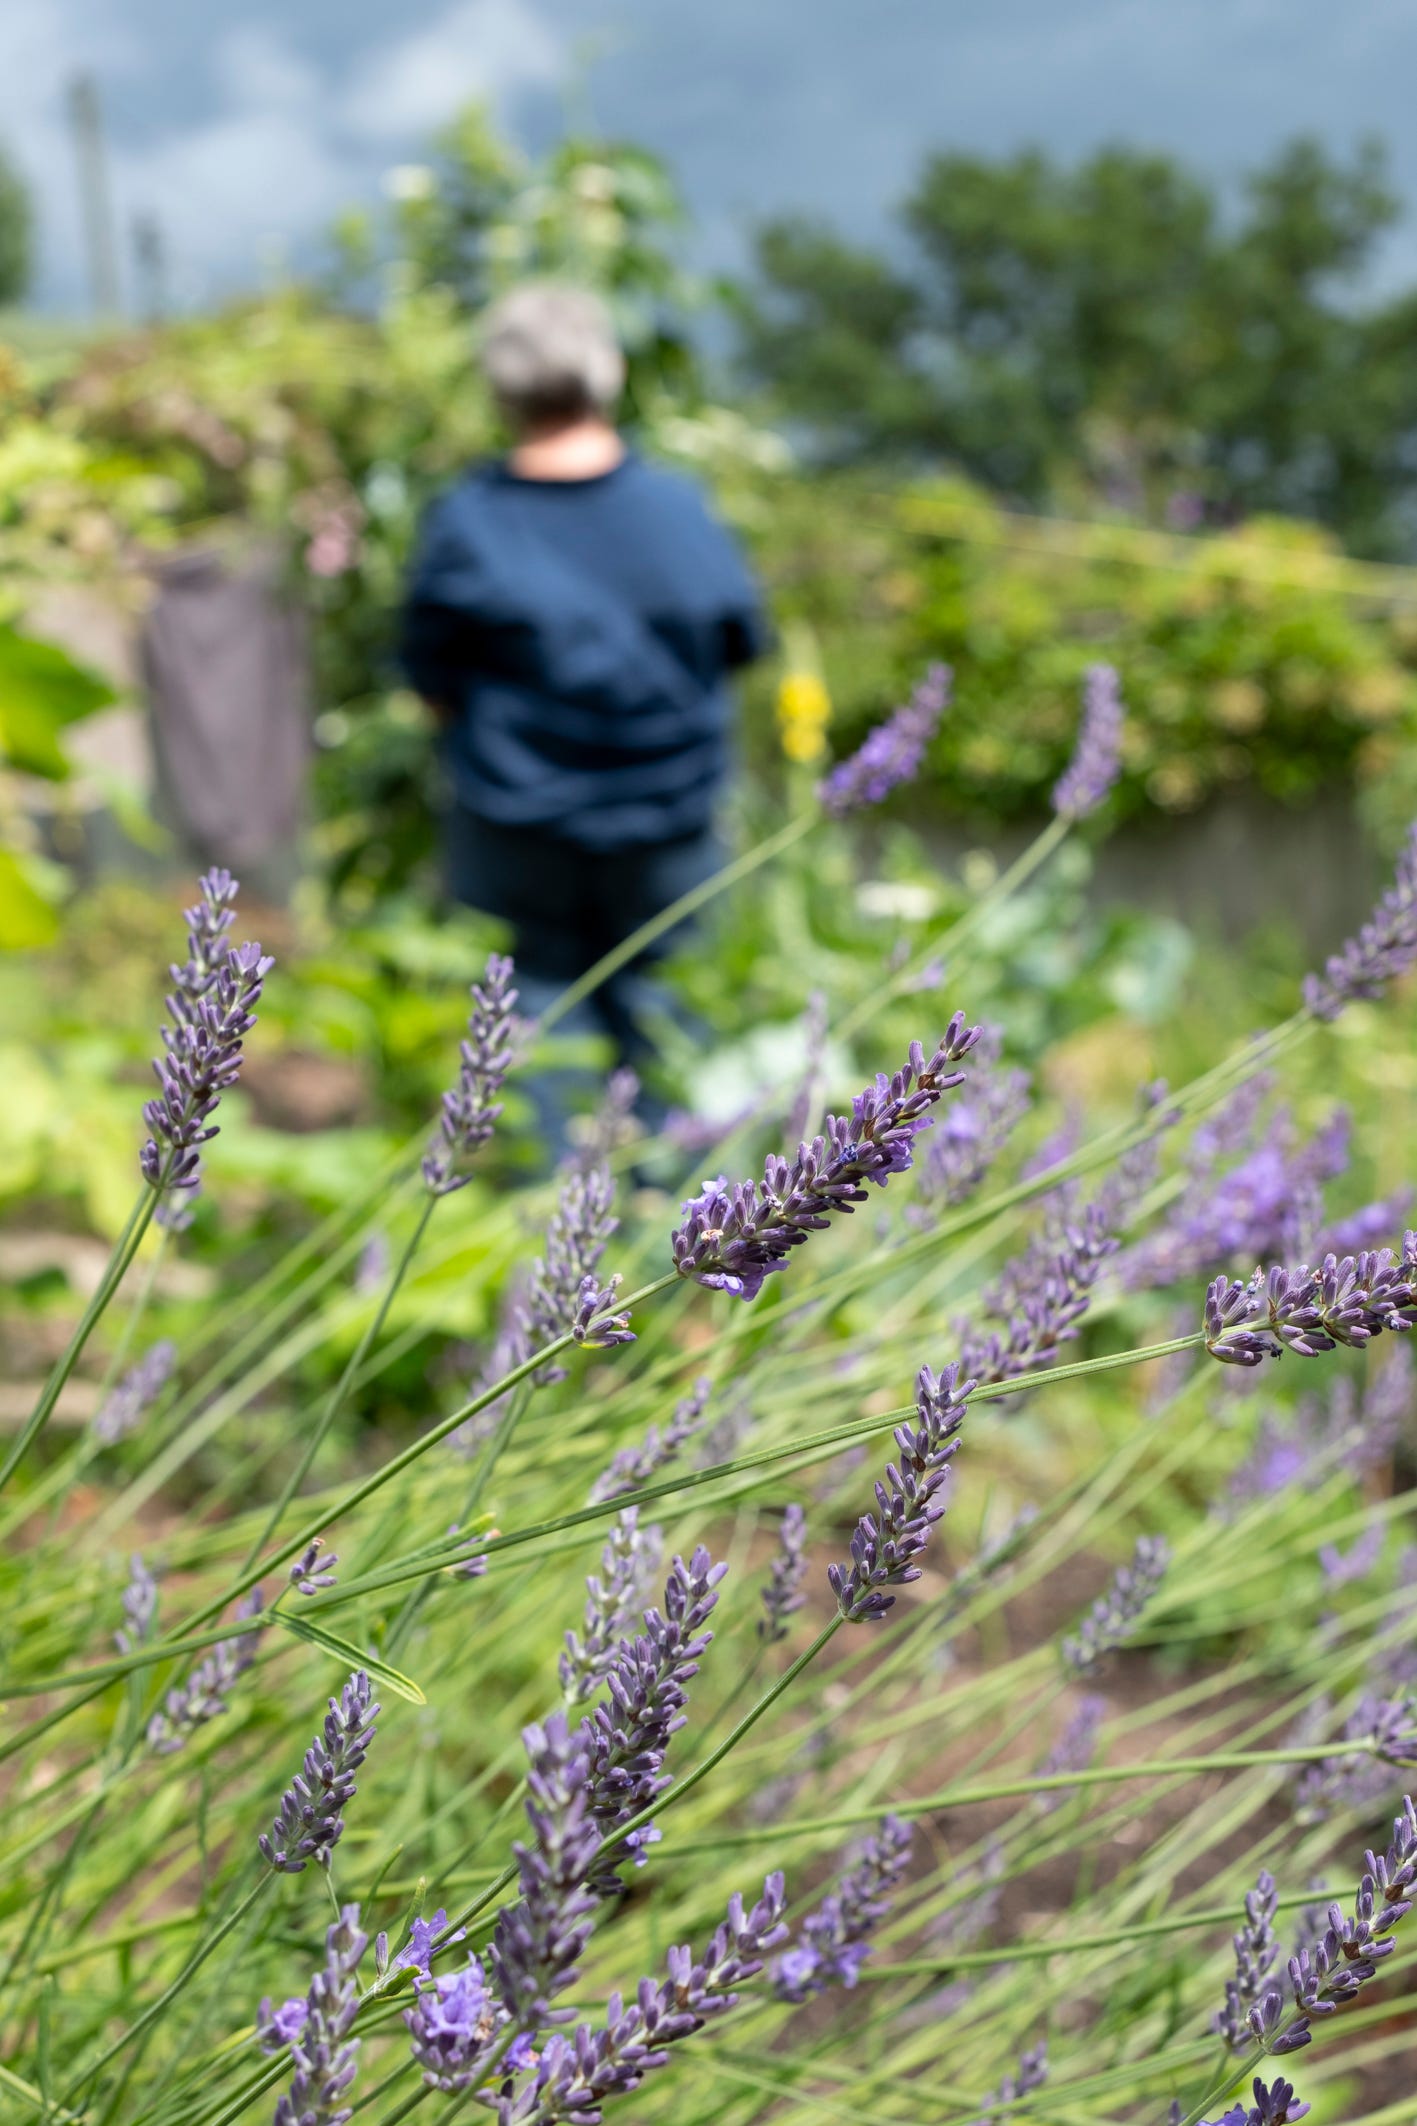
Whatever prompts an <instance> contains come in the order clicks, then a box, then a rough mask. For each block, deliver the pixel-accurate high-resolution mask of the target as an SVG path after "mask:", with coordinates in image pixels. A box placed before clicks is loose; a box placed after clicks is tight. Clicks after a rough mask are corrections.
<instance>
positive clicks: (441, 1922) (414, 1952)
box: [376, 1905, 467, 1979]
mask: <svg viewBox="0 0 1417 2126" xmlns="http://www.w3.org/2000/svg"><path fill="white" fill-rule="evenodd" d="M447 1924H448V1915H447V1913H446V1912H445V1911H444V1909H443V1907H442V1906H441V1905H439V1907H438V1909H437V1911H436V1912H435V1913H434V1914H433V1917H432V1918H431V1919H415V1920H412V1921H411V1922H410V1924H409V1930H408V1940H407V1941H406V1942H405V1944H404V1946H403V1947H402V1948H401V1949H400V1950H399V1953H398V1955H397V1956H396V1957H395V1958H394V1960H393V1962H392V1963H389V1962H388V1961H387V1958H386V1960H385V1966H384V1967H385V1969H386V1970H389V1971H415V1972H417V1974H418V1976H419V1977H420V1978H423V1979H427V1978H431V1977H432V1972H431V1970H430V1968H429V1966H430V1963H431V1960H432V1956H433V1944H434V1942H436V1941H438V1937H439V1936H440V1935H441V1934H442V1932H443V1929H444V1928H445V1927H446V1926H447ZM466 1939H467V1929H466V1927H459V1928H458V1929H457V1930H456V1932H455V1933H452V1934H449V1935H448V1937H447V1939H446V1940H445V1941H442V1942H439V1947H440V1948H443V1949H450V1948H451V1947H452V1945H453V1943H454V1942H455V1941H466ZM379 1940H380V1941H384V1943H385V1948H386V1949H387V1946H388V1944H387V1940H386V1938H385V1937H384V1936H383V1935H380V1937H379ZM376 1947H377V1944H376Z"/></svg>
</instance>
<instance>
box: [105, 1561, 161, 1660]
mask: <svg viewBox="0 0 1417 2126" xmlns="http://www.w3.org/2000/svg"><path fill="white" fill-rule="evenodd" d="M131 1566H132V1570H131V1574H130V1577H129V1580H128V1585H127V1586H126V1587H125V1588H124V1590H123V1628H122V1630H121V1631H116V1632H115V1633H114V1634H113V1641H114V1644H115V1645H116V1646H117V1648H118V1651H119V1653H120V1654H135V1653H136V1652H137V1650H138V1648H139V1647H140V1646H146V1645H147V1643H148V1640H149V1638H150V1637H151V1636H152V1628H153V1625H154V1624H155V1623H156V1622H157V1581H156V1580H155V1579H154V1578H153V1576H152V1574H151V1573H150V1572H149V1571H148V1568H147V1566H146V1565H145V1564H144V1563H143V1560H142V1557H141V1556H140V1555H139V1553H138V1552H137V1551H136V1550H135V1551H134V1553H133V1557H132V1560H131Z"/></svg>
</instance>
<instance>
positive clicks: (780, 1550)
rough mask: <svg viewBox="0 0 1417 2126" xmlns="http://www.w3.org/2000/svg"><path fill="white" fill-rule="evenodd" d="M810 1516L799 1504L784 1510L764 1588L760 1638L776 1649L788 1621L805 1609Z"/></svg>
mask: <svg viewBox="0 0 1417 2126" xmlns="http://www.w3.org/2000/svg"><path fill="white" fill-rule="evenodd" d="M806 1543H807V1516H806V1514H805V1513H804V1512H803V1511H802V1508H801V1507H800V1506H799V1505H797V1504H796V1503H795V1502H794V1503H793V1504H791V1505H788V1506H784V1508H783V1509H782V1531H781V1535H780V1537H779V1540H778V1546H777V1549H776V1550H775V1551H774V1552H773V1555H772V1563H771V1564H770V1565H769V1567H768V1581H767V1585H766V1587H764V1589H763V1613H762V1615H761V1616H760V1617H759V1619H758V1637H759V1638H760V1639H761V1640H762V1641H763V1642H764V1644H765V1645H768V1646H773V1645H775V1644H776V1643H777V1641H778V1640H779V1639H785V1638H786V1637H787V1633H788V1623H787V1620H788V1618H789V1617H790V1616H794V1615H795V1614H796V1612H797V1611H798V1610H799V1609H800V1608H801V1607H802V1605H803V1603H804V1602H805V1600H806V1596H805V1595H804V1594H803V1592H802V1581H803V1579H804V1577H805V1576H806V1571H807V1549H806Z"/></svg>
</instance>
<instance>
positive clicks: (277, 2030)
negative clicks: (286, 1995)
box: [256, 1999, 310, 2059]
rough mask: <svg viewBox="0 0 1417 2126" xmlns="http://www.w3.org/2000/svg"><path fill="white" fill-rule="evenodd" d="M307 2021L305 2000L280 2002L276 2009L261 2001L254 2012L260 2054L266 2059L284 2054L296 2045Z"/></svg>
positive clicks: (307, 2008) (307, 2011) (308, 2010)
mask: <svg viewBox="0 0 1417 2126" xmlns="http://www.w3.org/2000/svg"><path fill="white" fill-rule="evenodd" d="M309 2019H310V2003H309V2001H307V2000H288V2001H282V2002H281V2004H280V2006H279V2007H278V2008H272V2006H271V2004H270V2001H269V1999H267V2000H263V2001H262V2002H261V2005H260V2007H259V2008H258V2009H257V2011H256V2036H257V2038H258V2040H259V2041H260V2046H261V2050H262V2052H264V2053H265V2055H266V2057H267V2058H268V2059H270V2058H273V2057H274V2055H275V2054H276V2053H277V2052H284V2051H285V2049H286V2047H287V2046H288V2045H293V2044H295V2043H296V2041H297V2040H298V2038H299V2036H300V2033H301V2031H302V2030H303V2029H304V2028H305V2025H306V2023H307V2022H308V2021H309Z"/></svg>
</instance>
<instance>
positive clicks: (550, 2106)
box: [497, 1874, 787, 2126]
mask: <svg viewBox="0 0 1417 2126" xmlns="http://www.w3.org/2000/svg"><path fill="white" fill-rule="evenodd" d="M783 1904H784V1892H783V1883H782V1876H781V1875H780V1874H774V1875H769V1876H768V1878H767V1880H766V1882H765V1883H764V1884H763V1894H762V1896H761V1897H760V1898H759V1900H758V1902H757V1903H756V1904H755V1905H754V1906H753V1909H752V1910H751V1912H746V1913H745V1912H744V1910H743V1900H742V1898H741V1897H738V1896H734V1897H731V1898H730V1899H729V1902H728V1917H727V1920H726V1921H725V1923H724V1924H723V1925H722V1926H720V1927H718V1928H717V1929H716V1931H715V1933H714V1937H713V1940H712V1941H711V1942H710V1943H709V1946H708V1949H707V1950H706V1952H705V1954H704V1955H703V1957H702V1958H701V1959H700V1960H699V1961H697V1962H696V1961H695V1959H694V1956H693V1952H692V1951H691V1950H690V1949H688V1948H682V1947H681V1948H674V1949H671V1950H670V1951H669V1955H668V1958H667V1959H666V1961H667V1963H668V1968H669V1976H668V1977H667V1978H666V1979H663V1980H662V1981H661V1982H660V1984H659V1985H658V1986H656V1985H655V1984H654V1982H653V1981H652V1980H651V1979H648V1978H643V1979H641V1980H640V1983H639V1986H638V1988H637V1989H636V1993H635V1998H634V2000H633V2001H632V2002H631V2003H630V2005H629V2006H628V2007H626V2005H625V2003H624V2001H623V2000H622V1999H621V1996H620V1995H619V1994H618V1993H615V1994H612V1995H611V1997H610V2003H609V2007H608V2009H607V2013H606V2019H605V2024H604V2027H603V2028H602V2029H599V2030H596V2029H593V2028H592V2027H591V2025H590V2024H589V2023H578V2024H577V2026H576V2028H575V2029H574V2030H573V2031H570V2032H568V2033H567V2034H566V2035H564V2036H561V2035H556V2036H553V2037H550V2038H548V2040H547V2042H546V2044H545V2046H544V2047H543V2048H542V2052H541V2057H540V2059H539V2060H538V2062H537V2069H536V2077H535V2080H534V2081H532V2082H531V2083H530V2084H528V2086H527V2087H526V2088H524V2089H523V2090H521V2091H520V2092H519V2093H518V2094H516V2095H512V2094H510V2093H508V2092H504V2093H503V2096H502V2100H501V2102H500V2103H499V2104H498V2106H497V2126H552V2122H553V2121H554V2120H557V2119H573V2120H575V2121H576V2122H577V2126H597V2122H598V2121H599V2120H600V2118H601V2117H602V2115H603V2114H602V2111H601V2106H602V2105H603V2104H604V2102H605V2100H606V2098H607V2097H612V2096H623V2095H625V2094H627V2093H628V2092H629V2091H630V2090H632V2089H637V2088H638V2087H639V2085H640V2083H641V2082H642V2081H643V2080H644V2078H645V2076H646V2075H647V2074H649V2073H651V2072H652V2071H653V2070H654V2069H655V2068H656V2067H663V2066H664V2065H665V2063H666V2062H667V2060H668V2058H669V2054H668V2052H667V2050H666V2049H665V2048H666V2047H667V2046H669V2045H671V2044H674V2043H676V2042H677V2041H678V2040H679V2039H680V2038H685V2037H690V2036H692V2035H693V2033H694V2031H696V2030H699V2029H701V2028H702V2027H703V2025H704V2024H705V2023H706V2022H708V2021H709V2020H710V2018H711V2017H713V2016H717V2015H724V2014H726V2013H727V2012H728V2011H729V2009H731V2008H734V2007H736V2006H737V2004H738V1995H737V1994H736V1993H735V1992H733V1991H732V1988H733V1987H734V1986H738V1985H741V1984H743V1982H744V1981H745V1980H746V1979H750V1978H755V1977H756V1976H757V1974H758V1972H759V1971H761V1969H762V1967H763V1958H764V1956H765V1955H766V1953H767V1951H768V1950H769V1949H772V1948H774V1947H776V1945H777V1943H778V1942H779V1941H780V1940H781V1939H782V1937H783V1935H784V1934H785V1933H786V1931H787V1930H786V1928H785V1927H784V1926H783V1924H782V1910H783ZM508 2057H510V2055H508Z"/></svg>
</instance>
